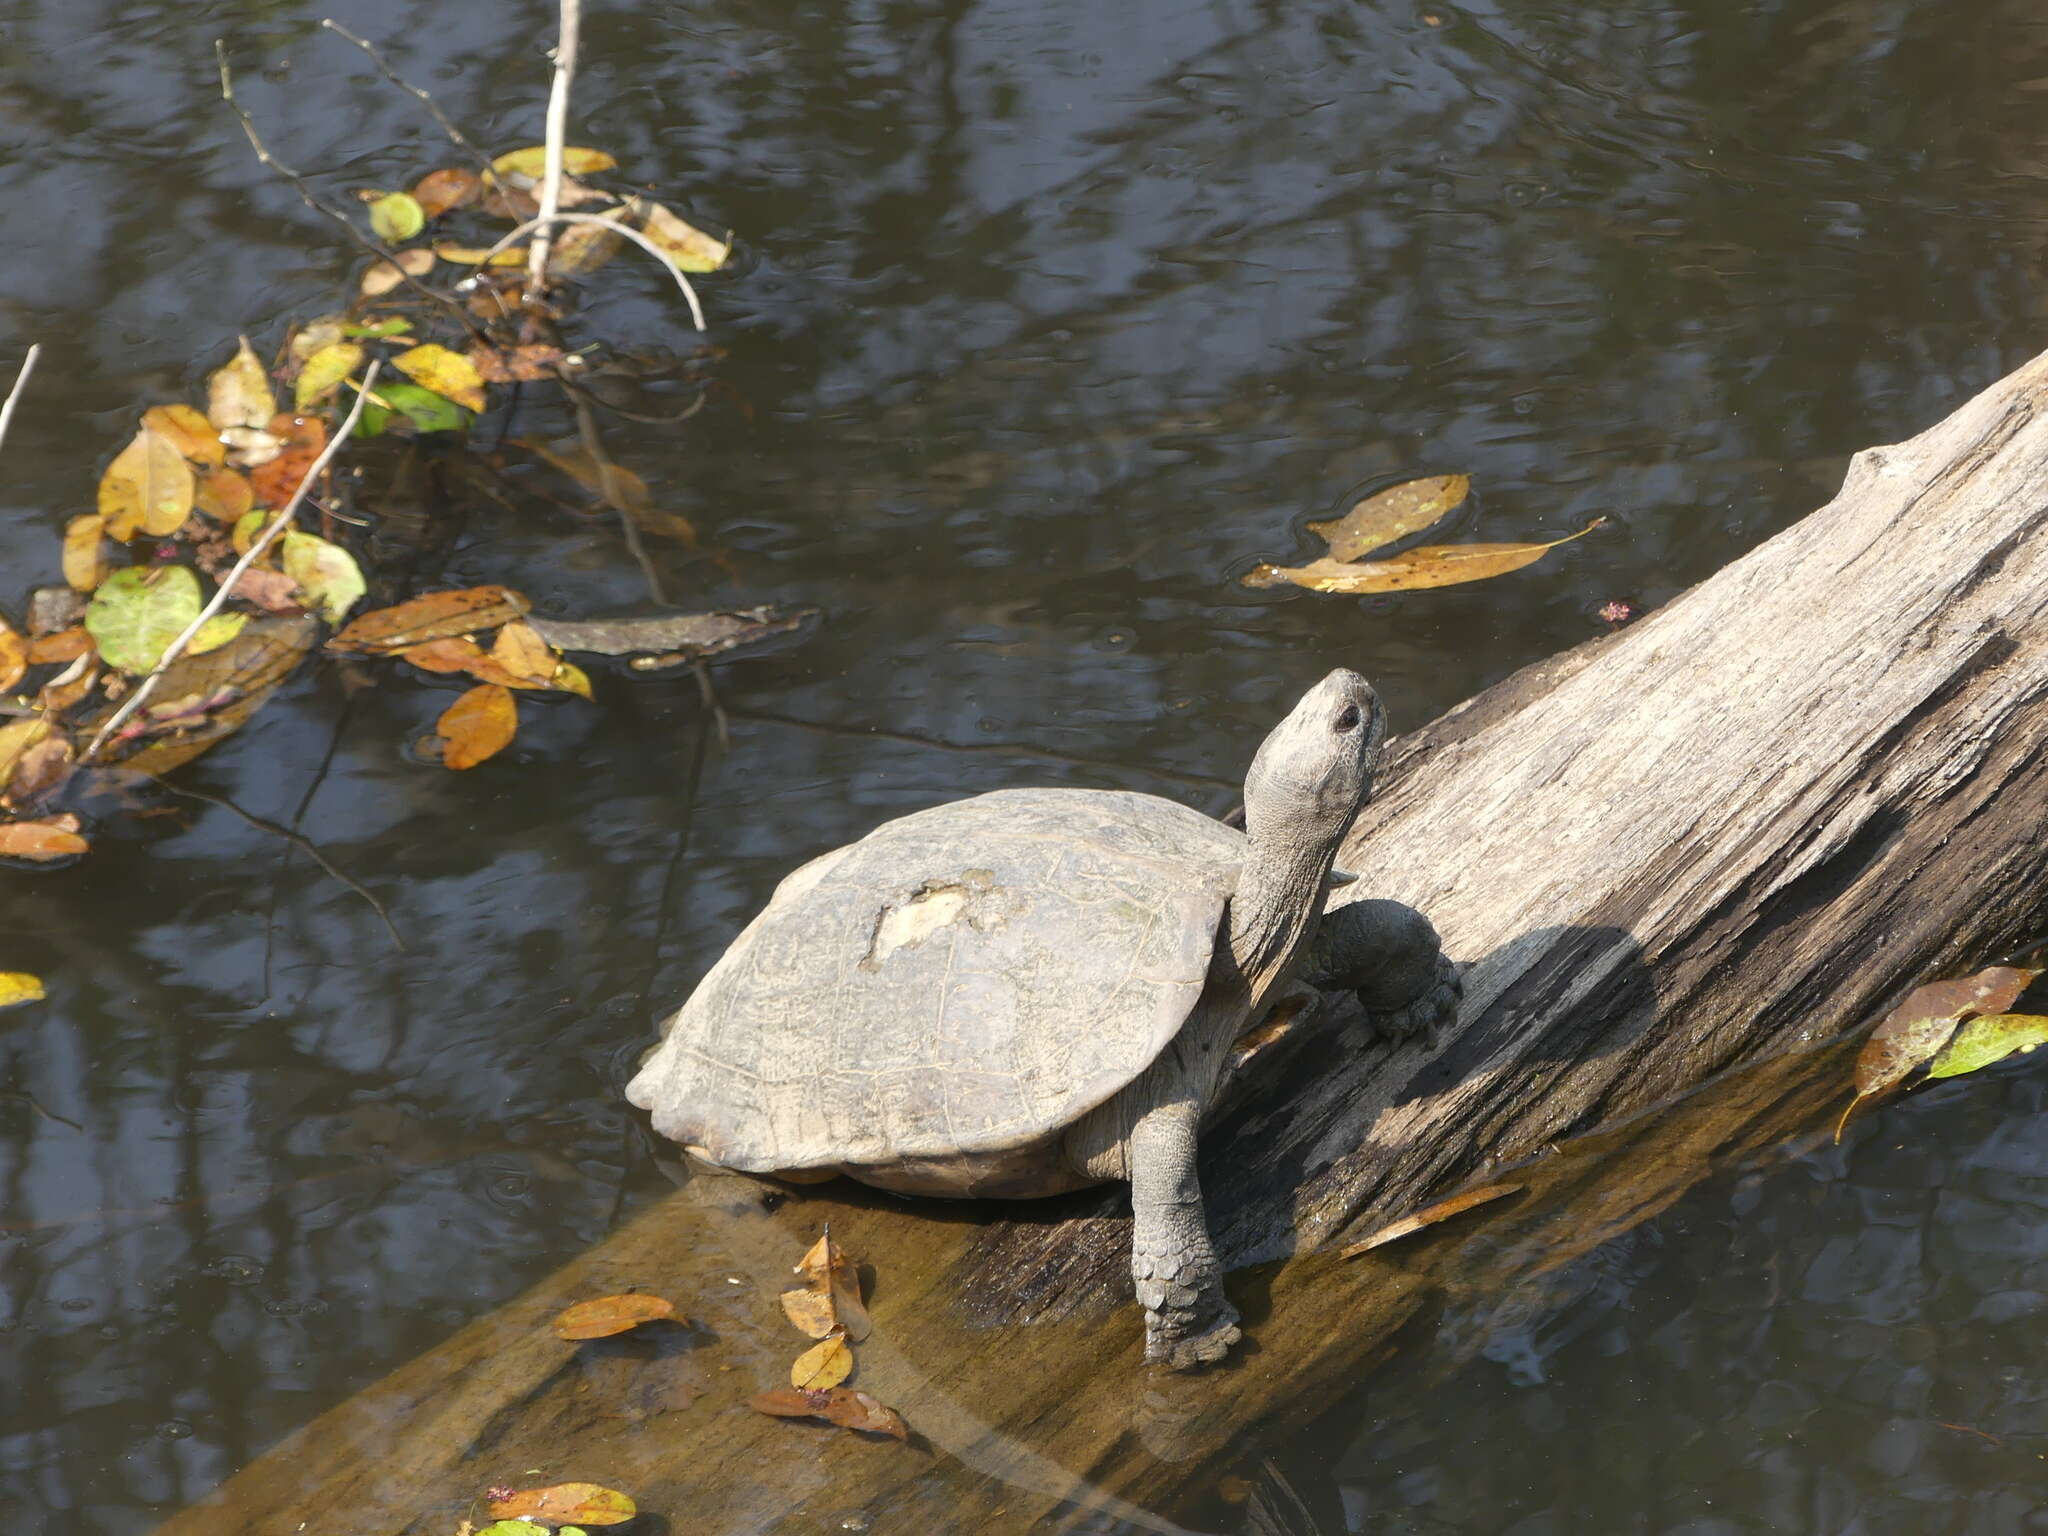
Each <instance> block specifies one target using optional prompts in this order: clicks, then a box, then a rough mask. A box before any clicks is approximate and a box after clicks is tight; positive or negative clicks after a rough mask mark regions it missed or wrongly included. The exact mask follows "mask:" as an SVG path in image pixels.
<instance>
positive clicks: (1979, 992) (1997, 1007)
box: [1835, 965, 2040, 1141]
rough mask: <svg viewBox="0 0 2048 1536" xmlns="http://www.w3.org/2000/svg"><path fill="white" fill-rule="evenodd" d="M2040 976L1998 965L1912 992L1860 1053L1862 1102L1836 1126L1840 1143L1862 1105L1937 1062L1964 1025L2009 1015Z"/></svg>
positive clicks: (1858, 1074)
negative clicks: (1981, 1018) (1989, 1016)
mask: <svg viewBox="0 0 2048 1536" xmlns="http://www.w3.org/2000/svg"><path fill="white" fill-rule="evenodd" d="M2039 974H2040V973H2039V972H2038V971H2026V970H2019V969H2017V968H2015V967H2013V966H2005V965H1994V966H1988V967H1986V968H1985V969H1984V970H1981V971H1979V972H1978V973H1977V974H1976V975H1974V976H1964V977H1960V978H1958V979H1956V980H1953V981H1935V982H1929V983H1928V984H1927V985H1926V986H1922V987H1915V988H1914V989H1913V990H1912V991H1911V992H1908V993H1907V994H1906V995H1905V997H1904V998H1902V999H1901V1000H1900V1001H1899V1005H1898V1006H1897V1007H1896V1008H1894V1009H1892V1011H1891V1012H1890V1013H1888V1014H1886V1015H1885V1016H1884V1020H1883V1022H1881V1023H1880V1024H1879V1025H1878V1026H1877V1028H1876V1029H1875V1030H1873V1031H1872V1032H1871V1036H1870V1038H1869V1039H1868V1040H1866V1041H1864V1042H1863V1049H1862V1050H1860V1051H1858V1052H1857V1053H1856V1067H1855V1072H1854V1079H1853V1080H1854V1084H1855V1088H1856V1096H1855V1098H1853V1099H1851V1100H1850V1101H1849V1106H1848V1108H1846V1109H1844V1110H1843V1111H1842V1118H1841V1120H1840V1121H1839V1122H1837V1124H1836V1126H1835V1140H1837V1141H1840V1140H1841V1139H1842V1128H1843V1126H1846V1125H1847V1124H1848V1123H1849V1116H1850V1115H1851V1114H1852V1113H1854V1111H1855V1109H1856V1106H1857V1105H1858V1104H1861V1103H1862V1102H1863V1101H1864V1100H1865V1099H1868V1098H1871V1097H1873V1096H1875V1095H1877V1094H1880V1093H1883V1092H1884V1091H1885V1090H1886V1089H1887V1088H1890V1087H1891V1086H1892V1085H1893V1084H1895V1083H1898V1082H1901V1081H1903V1080H1904V1079H1905V1078H1906V1077H1907V1076H1909V1075H1910V1074H1911V1073H1912V1071H1913V1069H1914V1068H1915V1067H1918V1066H1920V1065H1921V1064H1922V1063H1923V1062H1927V1061H1930V1060H1932V1059H1933V1058H1934V1057H1935V1055H1936V1054H1938V1053H1939V1052H1940V1050H1941V1048H1942V1047H1943V1046H1945V1045H1947V1044H1948V1041H1949V1037H1950V1036H1951V1035H1953V1034H1954V1033H1955V1032H1956V1026H1957V1025H1958V1024H1960V1023H1961V1022H1962V1021H1963V1020H1964V1019H1966V1018H1970V1017H1973V1016H1977V1015H1984V1014H1999V1013H2004V1012H2005V1010H2006V1009H2008V1008H2010V1007H2011V1006H2012V1005H2013V1004H2014V1003H2015V1002H2017V1001H2018V1000H2019V995H2020V994H2021V993H2022V992H2024V991H2026V989H2027V984H2028V983H2029V982H2031V981H2032V980H2033V979H2034V978H2035V977H2036V976H2037V975H2039Z"/></svg>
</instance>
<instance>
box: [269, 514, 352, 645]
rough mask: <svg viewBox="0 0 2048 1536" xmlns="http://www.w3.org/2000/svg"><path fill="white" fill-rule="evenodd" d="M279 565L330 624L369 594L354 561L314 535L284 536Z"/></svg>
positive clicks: (338, 621)
mask: <svg viewBox="0 0 2048 1536" xmlns="http://www.w3.org/2000/svg"><path fill="white" fill-rule="evenodd" d="M279 564H281V565H282V566H283V567H284V573H285V575H287V576H289V577H291V579H292V580H293V581H295V582H297V583H298V586H299V590H300V591H301V592H303V593H305V594H306V596H307V597H309V598H311V599H312V600H313V602H314V604H315V605H316V606H318V608H319V609H320V616H321V617H322V618H324V619H325V620H327V622H328V623H330V624H339V623H340V622H341V621H342V619H343V618H344V617H345V616H346V615H347V613H348V611H349V609H351V608H353V607H354V606H355V605H356V600H357V599H358V598H360V597H361V596H362V595H363V593H364V592H366V591H368V590H369V588H368V586H367V585H366V584H365V582H364V581H363V573H362V570H361V568H360V567H358V566H357V565H356V557H355V556H354V555H352V554H350V553H349V552H348V551H347V550H345V549H343V548H342V547H341V546H340V545H339V544H330V543H328V542H327V540H325V539H323V538H320V537H318V536H316V535H314V534H310V533H299V532H297V531H296V530H294V531H292V532H289V533H287V534H285V536H284V557H283V559H282V560H280V561H279Z"/></svg>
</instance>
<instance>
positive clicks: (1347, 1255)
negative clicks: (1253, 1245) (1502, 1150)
mask: <svg viewBox="0 0 2048 1536" xmlns="http://www.w3.org/2000/svg"><path fill="white" fill-rule="evenodd" d="M1522 1187H1523V1186H1522V1185H1520V1184H1485V1185H1481V1186H1480V1187H1479V1188H1478V1189H1468V1190H1464V1191H1463V1192H1461V1193H1459V1194H1455V1195H1450V1196H1448V1197H1446V1198H1445V1199H1442V1200H1438V1201H1436V1202H1435V1203H1434V1204H1432V1205H1425V1206H1424V1207H1423V1208H1422V1209H1421V1210H1419V1211H1417V1212H1415V1213H1414V1214H1413V1215H1411V1216H1403V1217H1402V1218H1401V1219H1400V1220H1399V1221H1396V1222H1390V1223H1389V1224H1388V1225H1386V1226H1384V1227H1381V1228H1380V1229H1379V1231H1377V1232H1375V1233H1373V1235H1372V1236H1371V1237H1368V1238H1367V1239H1366V1240H1365V1241H1364V1242H1362V1243H1353V1244H1352V1245H1351V1246H1350V1247H1349V1248H1346V1249H1344V1250H1342V1251H1341V1252H1340V1253H1339V1254H1338V1255H1337V1257H1338V1258H1340V1259H1355V1258H1357V1257H1358V1256H1359V1255H1360V1254H1361V1253H1365V1252H1368V1251H1369V1250H1371V1249H1374V1248H1379V1247H1382V1246H1384V1245H1385V1244H1387V1243H1391V1242H1397V1241H1399V1240H1400V1239H1401V1238H1404V1237H1407V1236H1408V1235H1410V1234H1411V1233H1415V1232H1420V1231H1421V1230H1422V1229H1423V1228H1424V1227H1433V1226H1435V1225H1436V1224H1437V1223H1438V1222H1440V1221H1448V1220H1450V1219H1451V1217H1453V1216H1456V1215H1459V1214H1461V1213H1463V1212H1465V1211H1469V1210H1471V1209H1472V1207H1473V1206H1475V1205H1484V1204H1486V1202H1487V1201H1489V1200H1498V1199H1500V1198H1501V1196H1503V1195H1512V1194H1514V1193H1515V1192H1516V1191H1517V1190H1520V1189H1521V1188H1522Z"/></svg>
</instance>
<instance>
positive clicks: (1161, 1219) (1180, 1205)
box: [1129, 1098, 1242, 1371]
mask: <svg viewBox="0 0 2048 1536" xmlns="http://www.w3.org/2000/svg"><path fill="white" fill-rule="evenodd" d="M1200 1125H1201V1106H1200V1105H1198V1104H1196V1103H1194V1102H1193V1101H1192V1100H1191V1099H1185V1098H1182V1099H1172V1100H1169V1101H1167V1102H1165V1103H1163V1104H1155V1105H1153V1106H1152V1107H1150V1108H1149V1109H1147V1110H1146V1111H1145V1112H1144V1113H1143V1114H1142V1115H1140V1116H1139V1117H1138V1119H1137V1121H1136V1122H1135V1123H1134V1124H1133V1125H1132V1126H1131V1132H1130V1142H1129V1149H1130V1150H1129V1158H1130V1170H1131V1175H1130V1176H1131V1216H1132V1226H1131V1280H1132V1282H1133V1284H1134V1285H1135V1287H1136V1289H1137V1293H1138V1304H1139V1305H1140V1306H1142V1307H1143V1308H1144V1309H1145V1358H1146V1359H1147V1360H1156V1361H1159V1362H1161V1363H1163V1364H1165V1365H1167V1366H1169V1367H1171V1368H1172V1369H1174V1370H1176V1371H1185V1370H1189V1369H1192V1368H1193V1367H1195V1366H1198V1365H1208V1364H1210V1363H1212V1362H1214V1361H1217V1360H1221V1359H1222V1358H1223V1357H1224V1356H1225V1355H1226V1354H1228V1353H1229V1351H1230V1346H1231V1345H1233V1344H1235V1343H1236V1342H1237V1341H1238V1339H1239V1338H1240V1337H1242V1335H1241V1333H1240V1332H1239V1330H1238V1326H1237V1309H1236V1308H1235V1307H1233V1306H1231V1304H1230V1301H1229V1298H1228V1297H1226V1296H1225V1295H1224V1294H1223V1270H1222V1267H1221V1266H1220V1265H1219V1264H1218V1263H1217V1262H1216V1252H1215V1250H1214V1248H1212V1247H1211V1246H1210V1243H1209V1227H1208V1222H1207V1220H1206V1219H1205V1217H1204V1214H1203V1210H1202V1190H1201V1186H1200V1185H1199V1184H1198V1183H1197V1182H1196V1179H1195V1133H1196V1131H1197V1130H1198V1129H1199V1127H1200Z"/></svg>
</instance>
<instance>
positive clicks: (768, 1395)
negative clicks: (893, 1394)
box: [747, 1387, 910, 1440]
mask: <svg viewBox="0 0 2048 1536" xmlns="http://www.w3.org/2000/svg"><path fill="white" fill-rule="evenodd" d="M747 1406H748V1407H749V1408H751V1409H753V1410H754V1411H755V1412H756V1413H765V1414H767V1415H769V1416H770V1417H771V1418H777V1419H823V1420H825V1422H826V1423H828V1424H837V1425H839V1426H840V1427H841V1428H842V1429H857V1430H862V1431H864V1432H866V1433H868V1434H876V1435H888V1436H890V1437H891V1438H892V1439H896V1440H908V1439H909V1438H910V1427H909V1426H908V1425H906V1424H905V1423H904V1422H903V1419H902V1417H901V1415H899V1414H898V1413H897V1412H896V1411H895V1410H894V1409H892V1408H887V1407H884V1406H883V1405H882V1404H881V1403H880V1402H878V1401H877V1400H876V1399H874V1398H873V1397H870V1396H869V1395H868V1394H867V1393H865V1392H861V1391H858V1390H856V1389H855V1388H852V1387H833V1388H830V1389H829V1390H827V1391H823V1392H805V1391H802V1390H801V1389H799V1388H796V1387H771V1388H770V1389H769V1390H768V1391H766V1392H756V1393H755V1394H754V1395H753V1396H752V1397H750V1398H748V1399H747Z"/></svg>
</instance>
